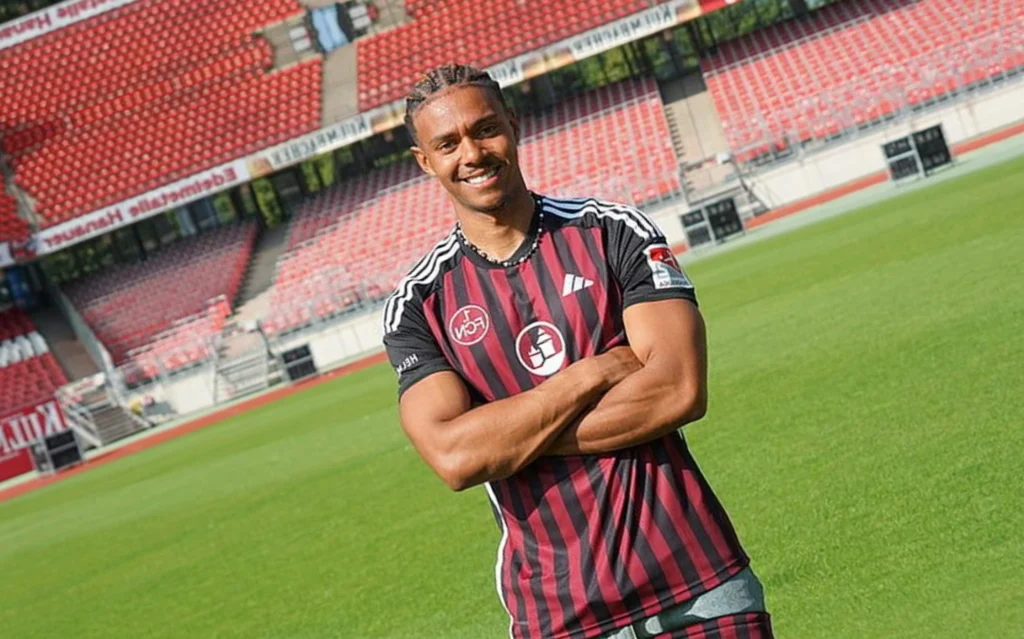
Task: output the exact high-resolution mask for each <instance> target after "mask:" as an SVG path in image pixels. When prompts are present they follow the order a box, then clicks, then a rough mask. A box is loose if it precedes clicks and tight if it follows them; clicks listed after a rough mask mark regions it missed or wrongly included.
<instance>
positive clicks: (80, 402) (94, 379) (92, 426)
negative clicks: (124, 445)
mask: <svg viewBox="0 0 1024 639" xmlns="http://www.w3.org/2000/svg"><path fill="white" fill-rule="evenodd" d="M57 400H58V401H59V402H60V405H61V407H62V408H63V409H64V414H65V416H66V417H67V420H68V425H69V426H70V427H71V428H72V430H74V431H75V432H76V433H78V435H79V436H80V437H81V438H82V440H83V441H85V442H86V443H87V444H88V445H90V446H91V447H93V448H102V447H103V446H106V445H107V444H109V443H111V442H115V441H117V440H119V439H123V438H125V437H128V436H129V435H134V434H135V433H138V432H141V431H143V430H145V429H146V428H148V427H149V426H150V424H149V423H147V422H146V420H144V419H142V418H141V417H139V416H137V415H135V414H134V413H132V412H131V411H129V410H127V409H125V408H123V407H122V406H121V405H119V404H118V403H117V402H116V401H114V400H113V399H112V398H111V395H110V393H109V391H108V389H107V387H106V384H105V383H104V380H103V375H93V376H91V377H88V378H85V379H82V380H80V381H78V382H75V383H72V384H69V385H67V386H65V387H63V388H61V389H60V390H59V391H57Z"/></svg>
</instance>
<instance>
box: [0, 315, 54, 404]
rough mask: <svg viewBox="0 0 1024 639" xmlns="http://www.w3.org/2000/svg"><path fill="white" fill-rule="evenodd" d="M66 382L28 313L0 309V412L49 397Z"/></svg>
mask: <svg viewBox="0 0 1024 639" xmlns="http://www.w3.org/2000/svg"><path fill="white" fill-rule="evenodd" d="M67 382H68V380H67V377H65V375H64V371H63V370H61V368H60V366H59V365H58V364H57V360H56V359H54V357H53V355H52V354H50V349H49V347H48V346H47V345H46V341H45V340H44V339H43V338H42V336H41V335H39V333H38V332H37V331H36V328H35V326H34V325H33V324H32V321H31V320H30V319H29V318H28V316H27V315H25V314H24V313H22V312H21V311H20V310H18V309H10V310H6V311H0V415H5V414H7V413H9V412H11V411H15V410H17V409H19V408H24V407H25V406H30V405H32V404H38V403H39V402H43V401H46V400H49V399H52V398H53V393H54V392H55V391H56V390H57V389H58V388H60V387H61V386H62V385H64V384H67Z"/></svg>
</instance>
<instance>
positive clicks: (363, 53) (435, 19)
mask: <svg viewBox="0 0 1024 639" xmlns="http://www.w3.org/2000/svg"><path fill="white" fill-rule="evenodd" d="M650 6H651V3H650V2H647V1H646V0H549V1H548V2H544V3H541V4H537V3H532V2H521V1H520V0H491V1H490V2H488V3H487V4H486V9H484V7H483V5H481V4H480V3H479V2H478V1H477V0H444V1H442V0H436V1H435V2H429V0H419V1H417V2H415V3H414V4H413V15H414V19H413V20H412V21H411V22H409V23H408V24H404V25H402V26H400V27H398V28H395V29H392V30H390V31H385V32H384V33H381V34H380V35H377V36H375V37H372V38H366V39H363V40H359V41H358V42H357V43H356V44H357V47H358V56H359V57H358V64H359V76H358V82H359V107H360V108H361V109H368V108H371V107H374V106H378V105H381V104H384V103H387V102H390V101H392V100H396V99H398V98H400V97H402V96H403V95H404V94H405V92H406V91H408V89H409V87H410V86H412V85H413V83H415V82H416V80H417V79H418V78H419V76H420V75H422V74H423V72H424V71H426V70H428V69H431V68H433V67H436V66H438V65H441V64H449V63H451V62H452V61H453V60H458V61H466V62H469V63H472V64H474V65H476V66H479V67H488V66H491V65H493V64H497V63H499V62H502V61H504V60H507V59H509V58H513V57H515V56H517V55H521V54H524V53H528V52H530V51H533V50H535V49H538V48H540V47H543V46H546V45H549V44H552V43H555V42H557V41H559V40H563V39H565V38H568V37H570V36H573V35H575V34H577V33H579V32H581V31H585V30H587V29H591V28H594V27H598V26H600V25H602V24H605V23H607V22H611V21H613V20H617V19H619V18H622V17H625V16H627V15H630V14H633V13H636V12H638V11H643V10H644V9H648V8H650Z"/></svg>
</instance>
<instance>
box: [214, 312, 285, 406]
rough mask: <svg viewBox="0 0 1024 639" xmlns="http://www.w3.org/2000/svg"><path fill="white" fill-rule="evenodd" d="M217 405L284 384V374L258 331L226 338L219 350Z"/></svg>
mask: <svg viewBox="0 0 1024 639" xmlns="http://www.w3.org/2000/svg"><path fill="white" fill-rule="evenodd" d="M216 370H217V372H216V375H215V377H214V401H216V402H224V401H227V400H230V399H235V398H236V397H242V396H244V395H250V394H252V393H258V392H260V391H262V390H266V389H268V388H270V387H271V386H275V385H277V384H279V383H281V381H282V380H283V376H282V370H281V368H280V365H279V363H278V361H277V358H276V357H274V356H273V354H272V353H271V352H270V350H269V348H268V347H267V343H266V341H265V340H264V339H263V335H262V334H261V333H259V332H258V331H254V332H243V331H241V330H238V329H236V330H235V332H234V334H230V333H229V336H227V337H223V338H222V341H221V343H220V344H219V345H218V347H217V365H216Z"/></svg>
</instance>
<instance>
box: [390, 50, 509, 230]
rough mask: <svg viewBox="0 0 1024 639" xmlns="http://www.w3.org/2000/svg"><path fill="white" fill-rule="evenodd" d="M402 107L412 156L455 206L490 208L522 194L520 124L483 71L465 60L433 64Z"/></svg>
mask: <svg viewBox="0 0 1024 639" xmlns="http://www.w3.org/2000/svg"><path fill="white" fill-rule="evenodd" d="M405 107H406V112H405V125H406V127H407V128H408V130H409V134H410V136H411V137H412V140H413V144H414V146H413V147H412V152H413V155H414V156H416V161H417V162H419V165H420V167H421V168H422V169H423V170H424V171H425V172H426V173H427V174H428V175H431V176H433V177H436V178H437V179H438V181H440V182H441V185H442V186H443V187H444V188H445V190H446V191H448V194H449V195H450V196H451V197H452V200H453V201H454V203H455V205H456V207H457V208H458V207H461V208H464V209H467V210H470V211H477V212H483V213H494V212H497V211H500V210H501V209H502V208H503V207H505V206H506V205H507V204H509V202H510V201H512V200H513V199H514V198H516V197H517V196H521V195H523V194H525V193H526V185H525V183H524V182H523V176H522V174H521V173H520V171H519V157H518V154H517V144H518V142H519V123H518V121H517V120H516V118H515V114H514V113H513V112H512V110H511V109H509V108H508V106H507V105H506V104H505V99H504V96H502V94H501V87H499V86H498V83H497V82H495V81H494V80H492V79H491V77H490V76H489V75H487V73H485V72H483V71H479V70H477V69H474V68H472V67H468V66H463V65H450V66H443V67H439V68H437V69H434V70H433V71H431V72H430V73H428V74H427V75H426V76H424V77H423V79H422V80H420V81H419V82H417V83H416V86H415V87H413V90H412V92H411V93H410V94H409V96H408V97H407V98H406V100H405Z"/></svg>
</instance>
